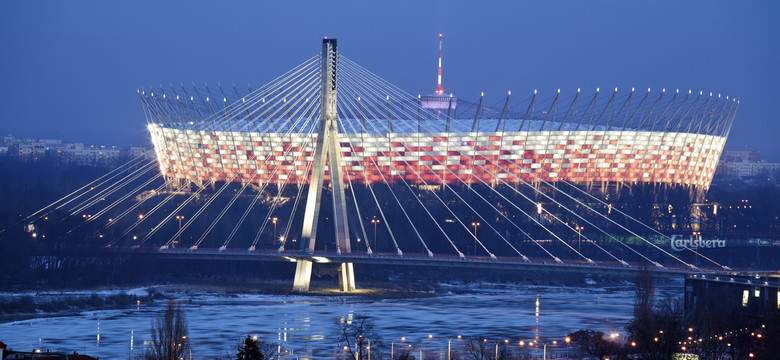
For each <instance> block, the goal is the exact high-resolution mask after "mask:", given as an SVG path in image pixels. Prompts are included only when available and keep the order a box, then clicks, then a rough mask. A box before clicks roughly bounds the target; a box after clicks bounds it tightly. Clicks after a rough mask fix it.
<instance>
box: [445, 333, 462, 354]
mask: <svg viewBox="0 0 780 360" xmlns="http://www.w3.org/2000/svg"><path fill="white" fill-rule="evenodd" d="M456 338H457V339H458V340H460V339H461V336H460V335H458V336H457V337H456ZM451 350H452V338H449V340H447V360H452V358H451V357H450V354H451Z"/></svg>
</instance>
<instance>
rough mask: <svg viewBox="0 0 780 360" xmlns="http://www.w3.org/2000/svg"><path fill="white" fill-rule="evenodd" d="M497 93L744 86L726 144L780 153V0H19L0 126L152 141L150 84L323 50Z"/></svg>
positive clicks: (470, 94)
mask: <svg viewBox="0 0 780 360" xmlns="http://www.w3.org/2000/svg"><path fill="white" fill-rule="evenodd" d="M439 32H442V33H444V36H445V44H444V46H445V49H444V53H445V58H444V88H445V90H446V91H447V92H454V93H456V94H458V95H459V96H460V97H463V98H467V99H476V98H477V97H478V96H479V93H480V92H482V91H484V92H485V94H486V98H487V99H489V100H490V101H489V103H493V102H496V101H498V100H499V99H500V98H501V97H503V96H504V94H505V93H506V91H507V90H512V92H513V94H530V93H531V92H532V91H533V89H539V91H540V92H542V93H544V92H549V93H552V92H553V91H555V89H557V88H561V89H562V91H567V90H568V91H571V92H573V91H576V89H577V88H578V87H581V88H583V89H595V88H596V87H601V88H614V87H618V88H630V87H633V86H636V87H637V88H648V87H650V88H653V89H661V88H667V89H674V88H680V89H681V90H683V91H684V90H687V89H693V90H694V91H698V90H703V91H705V92H710V91H712V92H715V93H722V94H724V95H726V94H728V95H730V96H734V97H736V98H738V99H740V100H741V106H740V109H739V112H738V114H737V119H736V122H735V124H734V127H733V129H732V131H731V134H730V137H729V141H728V145H727V146H728V147H730V148H744V147H745V146H748V147H749V148H752V149H758V150H761V152H762V153H763V154H764V156H765V157H767V158H769V159H772V160H776V161H780V141H779V138H780V136H779V135H780V116H779V115H778V114H780V2H777V1H695V0H691V1H654V2H627V1H534V2H522V1H495V2H475V1H434V2H420V3H418V2H415V1H382V2H379V1H336V2H308V1H289V2H288V1H279V2H260V1H252V2H244V1H227V2H205V1H187V2H182V1H179V2H173V1H133V2H130V1H67V2H65V1H38V2H33V1H5V2H2V4H0V49H2V51H0V133H11V132H13V133H15V134H18V135H22V136H35V137H56V136H60V137H61V138H63V139H64V140H67V141H85V142H93V143H100V144H117V145H127V144H131V143H133V144H138V143H145V142H147V137H148V136H147V134H146V132H145V121H144V118H143V113H142V110H141V105H140V103H139V101H138V98H137V96H136V89H137V88H139V87H141V86H149V85H155V86H156V85H158V84H168V83H174V84H178V83H185V84H192V83H193V82H195V83H197V84H203V83H204V82H207V83H209V84H214V85H216V84H217V83H218V82H221V83H222V84H232V83H236V84H237V85H238V86H243V87H246V84H247V83H248V84H251V85H252V86H253V87H255V86H257V85H259V84H262V83H264V82H266V81H269V80H271V79H273V78H274V77H276V76H277V75H279V74H281V73H282V72H284V71H286V70H287V69H289V68H290V67H293V66H295V65H297V64H299V63H300V62H301V61H303V60H304V59H306V58H308V57H309V56H311V55H314V54H315V53H317V52H318V51H319V44H320V39H321V38H322V37H323V36H329V37H336V38H338V39H339V50H340V52H341V53H342V54H345V55H346V56H348V57H350V58H351V59H353V60H355V61H357V62H358V63H360V64H361V65H363V66H364V67H366V68H368V69H370V70H372V71H374V72H375V73H377V74H379V75H381V76H382V77H384V78H385V79H387V80H389V81H391V82H393V83H395V84H396V85H398V86H400V87H402V88H404V89H406V90H407V91H409V92H410V93H430V92H432V91H433V90H434V89H435V80H436V51H437V49H436V46H437V34H438V33H439Z"/></svg>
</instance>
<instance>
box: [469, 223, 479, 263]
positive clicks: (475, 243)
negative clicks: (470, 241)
mask: <svg viewBox="0 0 780 360" xmlns="http://www.w3.org/2000/svg"><path fill="white" fill-rule="evenodd" d="M471 226H473V227H474V256H477V227H478V226H479V222H478V221H475V222H472V223H471Z"/></svg>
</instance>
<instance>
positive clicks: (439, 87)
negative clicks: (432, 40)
mask: <svg viewBox="0 0 780 360" xmlns="http://www.w3.org/2000/svg"><path fill="white" fill-rule="evenodd" d="M441 35H442V34H441V33H439V82H438V85H439V86H438V88H437V89H436V94H439V95H441V94H444V90H442V89H441V37H442V36H441Z"/></svg>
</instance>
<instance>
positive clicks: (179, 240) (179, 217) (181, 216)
mask: <svg viewBox="0 0 780 360" xmlns="http://www.w3.org/2000/svg"><path fill="white" fill-rule="evenodd" d="M176 220H179V236H178V237H179V239H178V240H177V242H178V243H181V221H182V220H184V215H176Z"/></svg>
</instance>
